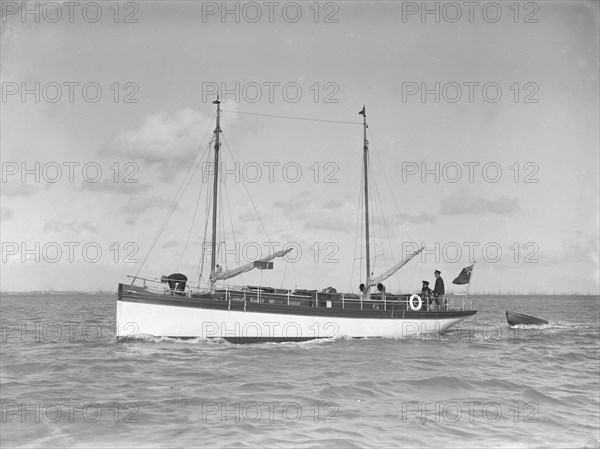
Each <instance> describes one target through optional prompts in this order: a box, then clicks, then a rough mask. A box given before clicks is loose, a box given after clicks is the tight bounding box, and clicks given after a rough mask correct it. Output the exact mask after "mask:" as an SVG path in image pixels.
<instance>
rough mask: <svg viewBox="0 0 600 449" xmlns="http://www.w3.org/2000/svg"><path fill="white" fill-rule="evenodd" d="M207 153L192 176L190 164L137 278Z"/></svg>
mask: <svg viewBox="0 0 600 449" xmlns="http://www.w3.org/2000/svg"><path fill="white" fill-rule="evenodd" d="M214 120H215V118H214V117H213V119H212V120H211V122H210V123H209V125H208V128H207V129H206V133H205V134H204V137H203V138H202V142H201V143H200V146H199V148H202V144H203V143H204V141H205V140H206V136H207V135H208V133H209V131H210V128H212V124H213V122H214ZM207 152H208V150H206V151H205V152H204V154H203V155H202V157H201V158H200V159H199V160H198V163H197V164H196V167H195V168H194V171H193V173H192V175H191V176H190V171H191V170H192V167H194V163H192V164H190V166H189V167H188V170H187V172H186V174H185V176H184V177H183V180H182V182H181V185H180V186H179V189H178V190H177V193H176V194H175V198H174V199H173V201H172V202H171V205H170V207H169V210H168V211H167V213H166V215H165V218H164V219H163V221H162V224H161V226H160V227H159V229H158V232H157V234H156V236H155V237H154V240H153V241H152V244H151V245H150V249H149V250H148V252H147V253H146V256H145V257H144V259H143V260H142V263H141V264H140V266H139V268H138V270H137V272H136V274H135V277H138V276H139V274H140V272H141V271H142V268H143V267H144V265H145V264H146V262H147V260H148V258H149V257H150V254H151V253H152V250H153V249H154V247H155V246H156V243H158V239H159V238H160V236H161V234H162V232H163V231H164V230H165V227H166V226H167V223H168V222H169V220H170V219H171V216H172V215H173V212H175V209H176V208H177V205H178V204H179V201H180V200H181V197H182V196H183V192H185V189H186V188H187V186H188V185H189V183H190V181H191V180H192V177H193V174H194V173H195V172H196V170H198V166H199V165H200V162H202V160H203V159H204V157H205V156H206V153H207ZM198 154H199V152H198V153H197V154H196V158H195V159H197V158H198ZM188 176H189V178H188ZM186 179H187V182H186ZM134 279H135V278H134Z"/></svg>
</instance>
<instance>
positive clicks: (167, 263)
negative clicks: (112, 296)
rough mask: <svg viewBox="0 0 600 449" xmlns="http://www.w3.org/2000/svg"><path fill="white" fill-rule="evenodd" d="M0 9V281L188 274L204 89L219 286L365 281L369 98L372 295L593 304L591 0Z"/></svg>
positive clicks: (352, 287) (595, 26) (70, 286)
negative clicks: (226, 282) (425, 289)
mask: <svg viewBox="0 0 600 449" xmlns="http://www.w3.org/2000/svg"><path fill="white" fill-rule="evenodd" d="M1 5H2V23H1V26H2V28H1V41H0V43H1V59H2V61H1V72H0V75H1V81H2V101H1V104H0V106H1V137H0V153H1V161H2V183H1V185H0V187H1V204H0V206H1V240H2V270H1V274H0V289H1V290H2V291H30V290H82V291H97V290H104V291H115V290H116V287H117V285H118V283H119V282H128V278H127V276H128V275H137V274H139V276H143V277H147V278H151V279H154V278H158V277H160V276H161V275H163V274H170V273H173V272H176V271H178V272H182V273H184V274H186V275H187V276H188V278H189V279H190V280H194V281H196V280H198V276H199V272H200V269H201V268H203V270H204V271H203V278H202V279H203V280H206V279H207V273H206V268H207V266H208V262H207V261H208V259H207V257H206V253H204V256H203V248H204V247H206V246H207V245H206V244H205V243H204V242H206V241H207V240H206V239H208V240H210V234H208V236H209V237H206V238H205V228H206V226H207V223H208V229H209V230H210V222H207V218H209V216H208V215H207V214H206V204H207V202H206V201H207V200H206V197H205V196H204V195H205V194H206V193H207V192H208V191H209V190H210V189H211V179H212V178H211V176H210V170H209V168H208V167H210V163H208V162H209V161H210V159H209V158H210V157H212V156H211V155H210V154H211V153H210V152H207V151H206V150H207V148H208V145H209V142H210V140H211V138H212V132H213V130H214V128H215V121H214V120H215V115H216V108H215V105H214V104H212V102H213V100H215V98H216V93H217V92H219V93H220V98H221V100H222V103H221V107H222V109H223V112H222V115H221V127H222V130H223V132H222V134H221V143H222V144H223V145H222V156H223V159H222V162H223V163H224V166H223V168H224V169H225V170H226V171H225V172H224V173H225V174H224V176H223V178H224V179H225V183H224V184H223V186H224V188H222V189H221V190H220V191H221V193H220V201H219V204H220V207H219V236H218V240H219V241H220V242H221V241H222V242H226V243H223V244H221V245H220V248H221V252H220V254H219V260H220V261H221V264H223V265H224V266H225V268H226V269H231V268H234V267H236V266H238V265H241V264H244V263H247V262H251V261H252V260H254V259H255V258H257V257H260V256H265V255H267V254H269V251H270V250H272V249H275V250H278V249H282V248H287V247H293V248H294V249H293V251H292V252H290V254H289V255H288V256H286V258H285V260H282V259H277V260H276V261H275V266H274V269H273V270H265V271H259V270H255V271H253V272H250V273H247V274H246V275H244V276H243V278H235V279H232V280H231V282H232V283H234V284H235V283H237V284H240V283H244V284H258V283H261V284H263V285H270V286H274V287H285V288H306V289H319V290H320V289H323V288H325V287H329V286H333V287H335V288H337V289H338V291H357V288H358V285H359V283H360V282H364V279H365V276H366V274H365V268H364V259H365V258H364V254H365V249H364V242H362V241H361V239H360V236H361V234H362V233H364V229H363V226H361V224H360V223H362V221H363V215H362V212H361V211H362V207H363V206H362V203H361V201H362V196H361V189H362V184H361V182H362V174H361V173H362V172H361V170H362V158H363V127H362V125H361V120H362V117H361V116H359V115H358V112H359V111H360V110H361V108H362V107H363V105H366V112H367V122H368V141H369V157H370V159H369V167H370V174H371V176H370V185H369V188H370V193H371V194H372V196H371V199H370V201H371V203H370V206H371V207H370V213H371V260H372V262H371V271H372V272H373V274H374V275H375V276H376V275H378V274H381V273H382V272H384V271H385V270H386V269H387V268H389V267H390V266H391V265H393V263H394V262H397V261H399V260H400V259H401V258H402V257H403V256H404V255H405V254H406V253H408V252H410V251H412V250H413V249H415V248H418V247H421V246H424V247H425V250H424V251H423V252H422V253H421V254H420V255H419V256H417V257H416V258H415V259H413V260H412V261H411V262H409V263H408V264H407V265H406V266H405V267H403V268H402V269H401V270H400V271H399V272H398V274H397V275H394V276H392V277H391V278H390V279H388V280H387V281H386V282H385V284H386V288H387V289H388V291H394V292H396V291H400V292H412V291H417V290H420V287H421V281H422V280H428V281H430V282H433V281H434V276H433V271H434V270H435V269H439V270H441V271H442V277H443V278H444V279H445V282H446V286H447V290H449V291H452V292H456V293H461V292H464V291H465V287H461V286H453V285H452V284H451V281H452V279H454V277H456V276H457V275H458V273H459V272H460V271H461V269H462V268H463V267H465V266H468V265H470V264H472V263H473V262H475V270H474V273H473V278H472V285H471V286H470V292H472V293H507V294H509V293H515V294H528V293H534V292H537V293H544V294H568V293H579V294H596V295H597V294H599V290H600V280H599V276H600V274H599V273H600V266H599V228H600V223H599V221H600V220H599V210H600V204H599V193H598V192H599V128H598V127H599V125H598V123H599V122H600V117H599V104H598V101H599V100H598V99H599V78H598V75H599V56H598V55H599V48H598V47H599V44H598V42H599V39H598V37H599V4H598V3H597V2H591V1H590V2H588V1H569V2H560V1H538V2H498V3H496V2H485V1H484V2H479V3H477V4H476V5H474V4H472V3H469V2H383V1H381V2H379V1H378V2H366V1H348V2H347V1H339V2H273V3H269V2H228V3H227V4H225V3H223V2H178V1H171V2H164V1H152V2H120V3H114V2H97V3H95V2H74V3H71V4H68V3H67V4H65V3H62V2H48V3H45V2H26V3H23V2H6V1H3V2H2V3H1ZM207 163H208V164H207ZM191 173H193V176H191V177H190V174H191ZM183 187H185V188H183ZM180 189H181V190H180ZM181 192H182V193H181ZM172 208H173V211H172V213H171V214H169V211H171V209H172ZM167 216H169V217H170V218H169V220H166V221H165V217H167ZM159 231H160V233H159ZM357 235H358V236H359V238H358V239H357ZM236 242H237V244H236ZM225 253H226V255H225Z"/></svg>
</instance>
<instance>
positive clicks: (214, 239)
mask: <svg viewBox="0 0 600 449" xmlns="http://www.w3.org/2000/svg"><path fill="white" fill-rule="evenodd" d="M213 104H216V105H217V127H216V128H215V167H214V170H213V171H214V182H213V204H212V212H213V216H212V242H211V249H212V251H211V258H210V278H209V279H210V286H211V289H212V288H213V287H214V285H215V267H216V262H217V193H218V187H219V149H220V144H219V135H220V134H221V102H220V101H219V96H218V95H217V99H216V100H215V101H213Z"/></svg>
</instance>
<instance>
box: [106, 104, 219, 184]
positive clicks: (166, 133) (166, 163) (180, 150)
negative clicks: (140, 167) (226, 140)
mask: <svg viewBox="0 0 600 449" xmlns="http://www.w3.org/2000/svg"><path fill="white" fill-rule="evenodd" d="M209 122H210V119H209V118H208V117H206V116H204V115H203V114H201V113H199V112H197V111H194V110H192V109H189V108H187V109H184V110H182V111H179V112H177V113H175V114H173V115H169V114H167V113H166V112H164V111H159V112H155V113H153V114H150V115H147V116H146V117H144V118H143V119H142V123H141V125H140V126H139V127H138V128H137V129H134V130H130V131H123V132H121V133H119V134H117V135H115V136H114V137H113V138H112V139H110V140H109V141H108V142H107V143H106V144H104V145H103V147H102V149H101V151H100V152H101V153H102V154H106V155H111V156H120V157H126V158H128V159H129V160H132V161H135V162H141V163H143V164H145V165H146V166H149V167H156V168H159V169H160V171H159V174H158V176H159V178H160V179H161V180H163V181H167V182H170V181H171V180H172V179H174V178H175V176H174V173H176V172H177V171H178V170H179V169H182V168H185V167H188V166H189V165H190V164H191V163H192V162H193V161H194V159H195V157H196V154H197V153H198V149H199V146H200V144H201V143H202V139H203V138H204V134H205V132H206V130H207V129H208V125H209ZM207 138H210V136H207ZM205 143H206V142H205Z"/></svg>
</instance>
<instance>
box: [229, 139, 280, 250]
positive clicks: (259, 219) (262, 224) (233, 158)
mask: <svg viewBox="0 0 600 449" xmlns="http://www.w3.org/2000/svg"><path fill="white" fill-rule="evenodd" d="M221 134H222V136H223V140H224V141H225V146H226V147H227V151H229V155H230V156H231V159H232V160H233V162H234V163H235V164H237V163H238V162H237V161H236V160H235V157H233V153H232V152H231V148H229V143H228V142H227V137H225V133H223V132H222V131H221ZM241 179H242V185H243V186H244V189H245V190H246V194H247V195H248V199H249V200H250V204H252V208H253V209H254V212H255V213H256V216H257V217H258V221H259V223H260V226H261V227H262V230H263V232H264V233H265V236H266V237H267V241H268V242H270V241H271V238H270V237H269V233H268V232H267V229H266V228H265V225H264V223H263V221H262V219H261V218H260V214H259V213H258V210H257V209H256V205H255V204H254V201H253V200H252V197H251V196H250V192H249V190H248V186H247V185H246V181H245V180H244V177H243V176H242V177H241ZM269 254H270V253H269Z"/></svg>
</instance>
